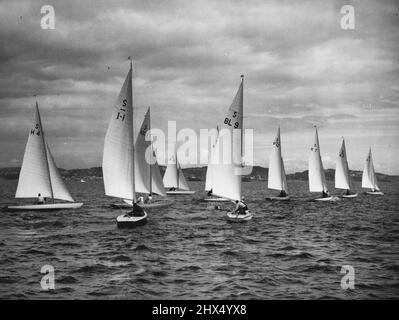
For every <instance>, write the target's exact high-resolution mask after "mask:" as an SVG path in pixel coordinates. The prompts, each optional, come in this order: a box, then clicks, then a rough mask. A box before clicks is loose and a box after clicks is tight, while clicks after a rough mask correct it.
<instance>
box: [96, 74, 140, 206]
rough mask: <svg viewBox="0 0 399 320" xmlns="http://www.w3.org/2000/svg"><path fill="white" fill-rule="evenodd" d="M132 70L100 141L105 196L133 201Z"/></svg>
mask: <svg viewBox="0 0 399 320" xmlns="http://www.w3.org/2000/svg"><path fill="white" fill-rule="evenodd" d="M132 147H133V105H132V68H130V70H129V73H128V74H127V76H126V79H125V82H124V84H123V86H122V89H121V91H120V93H119V96H118V99H117V101H116V104H115V106H114V108H113V111H112V117H111V121H110V123H109V126H108V130H107V133H106V135H105V141H104V154H103V164H102V166H103V177H104V188H105V194H106V195H108V196H114V197H119V198H124V199H129V200H135V193H134V185H133V161H132V158H133V150H132Z"/></svg>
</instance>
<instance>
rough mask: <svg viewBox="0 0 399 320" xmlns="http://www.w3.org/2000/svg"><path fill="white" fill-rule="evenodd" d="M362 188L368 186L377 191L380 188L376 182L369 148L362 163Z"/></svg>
mask: <svg viewBox="0 0 399 320" xmlns="http://www.w3.org/2000/svg"><path fill="white" fill-rule="evenodd" d="M362 188H370V189H374V190H377V191H379V190H380V188H379V187H378V184H377V177H376V176H375V172H374V164H373V157H372V155H371V148H370V150H369V154H368V155H367V159H366V163H365V164H364V170H363V176H362Z"/></svg>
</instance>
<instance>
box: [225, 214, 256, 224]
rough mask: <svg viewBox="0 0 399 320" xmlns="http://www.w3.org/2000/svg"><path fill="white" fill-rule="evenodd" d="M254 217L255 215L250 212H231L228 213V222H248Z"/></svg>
mask: <svg viewBox="0 0 399 320" xmlns="http://www.w3.org/2000/svg"><path fill="white" fill-rule="evenodd" d="M252 217H253V214H252V213H251V212H249V211H248V213H246V214H237V213H235V212H229V213H227V220H228V221H230V222H237V223H240V222H247V221H249V220H251V219H252Z"/></svg>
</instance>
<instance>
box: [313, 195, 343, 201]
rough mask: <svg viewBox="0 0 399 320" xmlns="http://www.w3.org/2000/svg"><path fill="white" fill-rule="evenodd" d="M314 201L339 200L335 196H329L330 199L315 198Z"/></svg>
mask: <svg viewBox="0 0 399 320" xmlns="http://www.w3.org/2000/svg"><path fill="white" fill-rule="evenodd" d="M314 200H315V201H337V200H339V198H338V197H336V196H330V197H325V198H316V199H314Z"/></svg>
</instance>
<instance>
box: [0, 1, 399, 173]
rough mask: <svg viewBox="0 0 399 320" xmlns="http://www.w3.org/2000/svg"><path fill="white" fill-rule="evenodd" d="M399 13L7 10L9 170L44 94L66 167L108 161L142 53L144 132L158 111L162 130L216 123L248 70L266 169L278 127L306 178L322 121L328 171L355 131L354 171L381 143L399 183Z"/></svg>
mask: <svg viewBox="0 0 399 320" xmlns="http://www.w3.org/2000/svg"><path fill="white" fill-rule="evenodd" d="M46 4H49V5H52V6H53V7H54V9H55V29H54V30H43V29H41V25H40V20H41V18H42V16H43V15H42V14H41V13H40V9H41V7H42V6H43V5H46ZM345 4H351V5H353V6H354V8H355V30H343V29H342V28H341V25H340V20H341V18H342V16H343V14H341V13H340V9H341V7H342V6H343V5H345ZM398 14H399V6H398V3H397V2H396V1H377V0H375V1H367V0H362V1H349V0H348V1H318V0H314V1H302V0H301V1H299V0H298V1H294V0H292V1H281V0H276V1H267V0H264V1H249V0H245V1H238V0H237V1H232V0H231V1H194V0H193V1H183V0H176V1H175V0H168V1H149V0H143V1H61V0H59V1H52V0H48V1H11V0H10V1H6V0H3V1H0V119H1V125H0V166H1V167H8V166H19V165H20V164H21V161H22V156H23V150H24V147H25V143H26V139H27V134H28V128H29V125H30V124H31V122H32V121H33V120H32V119H33V104H34V98H33V95H34V94H37V95H38V101H39V106H40V108H41V114H42V121H43V124H44V126H45V129H46V132H47V139H48V142H49V144H50V146H51V148H52V151H53V155H54V157H55V159H56V162H57V163H58V165H59V167H64V168H85V167H91V166H99V165H100V164H101V159H102V149H103V140H104V135H105V132H106V129H107V125H108V121H109V118H110V114H111V109H112V106H113V104H114V102H115V100H116V97H117V95H118V92H119V90H120V87H121V85H122V83H123V80H124V77H125V76H126V73H127V71H128V62H127V57H128V56H132V57H133V59H134V61H135V68H134V79H133V87H134V89H133V90H134V103H135V107H137V112H136V115H137V118H136V127H138V126H139V123H140V122H141V121H142V118H143V116H144V113H145V110H146V108H147V106H148V105H151V110H152V122H153V124H152V126H153V127H154V128H160V129H166V127H167V121H168V120H175V121H177V127H178V129H183V128H192V129H194V130H195V131H197V132H199V129H201V128H212V127H214V126H215V125H216V124H217V123H218V122H219V121H222V120H223V117H224V112H225V111H226V109H227V108H228V107H229V105H230V103H231V101H232V99H233V97H234V94H235V92H236V90H237V88H238V85H239V81H240V75H241V74H244V75H245V87H244V109H245V118H244V126H245V127H246V128H253V129H254V148H255V151H254V152H255V153H254V158H255V163H256V164H260V165H263V166H267V163H268V157H269V153H270V149H271V144H272V141H273V138H274V135H275V132H276V129H277V126H278V125H280V126H281V133H282V147H283V155H284V158H285V161H286V169H287V171H288V172H293V171H298V170H305V169H306V167H307V159H308V154H309V147H310V144H311V143H312V139H313V136H314V133H313V125H318V127H319V137H320V143H321V151H322V156H323V160H324V164H325V167H327V168H332V167H334V161H335V159H336V156H337V154H338V151H339V148H340V144H341V137H342V136H344V137H345V139H346V146H347V153H348V157H349V165H350V167H351V168H352V169H361V168H362V167H363V161H364V159H365V157H366V155H367V151H368V148H369V146H371V147H372V149H373V152H374V162H375V167H376V169H377V171H380V172H384V173H388V174H399V166H398V165H397V162H398V161H397V159H398V158H399V130H398V125H399V109H398V108H399V17H398ZM160 162H163V161H162V160H161V161H160Z"/></svg>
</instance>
